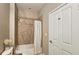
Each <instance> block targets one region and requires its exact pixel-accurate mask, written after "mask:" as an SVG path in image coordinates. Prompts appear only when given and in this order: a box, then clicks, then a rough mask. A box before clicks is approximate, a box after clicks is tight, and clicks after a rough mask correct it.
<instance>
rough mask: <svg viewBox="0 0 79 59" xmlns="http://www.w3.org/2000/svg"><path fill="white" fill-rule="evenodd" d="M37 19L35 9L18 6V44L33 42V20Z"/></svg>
mask: <svg viewBox="0 0 79 59" xmlns="http://www.w3.org/2000/svg"><path fill="white" fill-rule="evenodd" d="M35 19H36V20H37V19H38V14H37V13H36V12H35V11H31V10H29V9H28V8H27V9H19V8H18V44H20V45H21V44H31V43H34V20H35Z"/></svg>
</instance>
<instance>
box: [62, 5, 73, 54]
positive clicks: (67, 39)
mask: <svg viewBox="0 0 79 59" xmlns="http://www.w3.org/2000/svg"><path fill="white" fill-rule="evenodd" d="M71 17H72V7H71V5H70V4H69V5H66V6H64V7H63V9H62V19H63V21H62V47H63V48H62V51H64V52H66V53H68V54H72V33H71V32H72V31H71V28H72V27H71V25H72V23H71V22H72V21H71V20H72V18H71ZM63 54H64V53H63Z"/></svg>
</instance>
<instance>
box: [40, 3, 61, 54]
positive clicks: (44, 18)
mask: <svg viewBox="0 0 79 59" xmlns="http://www.w3.org/2000/svg"><path fill="white" fill-rule="evenodd" d="M59 5H60V4H57V3H55V4H46V5H45V6H44V8H43V9H42V10H41V12H40V14H39V17H40V16H42V22H43V40H42V41H43V44H42V45H43V53H45V54H48V13H49V12H50V11H52V10H54V9H55V8H56V7H57V6H59Z"/></svg>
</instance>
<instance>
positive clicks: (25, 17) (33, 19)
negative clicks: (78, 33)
mask: <svg viewBox="0 0 79 59" xmlns="http://www.w3.org/2000/svg"><path fill="white" fill-rule="evenodd" d="M20 18H22V19H26V20H28V19H29V20H38V19H37V18H36V19H34V18H27V17H19V16H18V19H20Z"/></svg>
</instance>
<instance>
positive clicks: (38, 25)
mask: <svg viewBox="0 0 79 59" xmlns="http://www.w3.org/2000/svg"><path fill="white" fill-rule="evenodd" d="M34 27H35V28H34V47H35V54H37V53H38V52H39V51H40V49H41V21H37V20H35V22H34Z"/></svg>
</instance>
